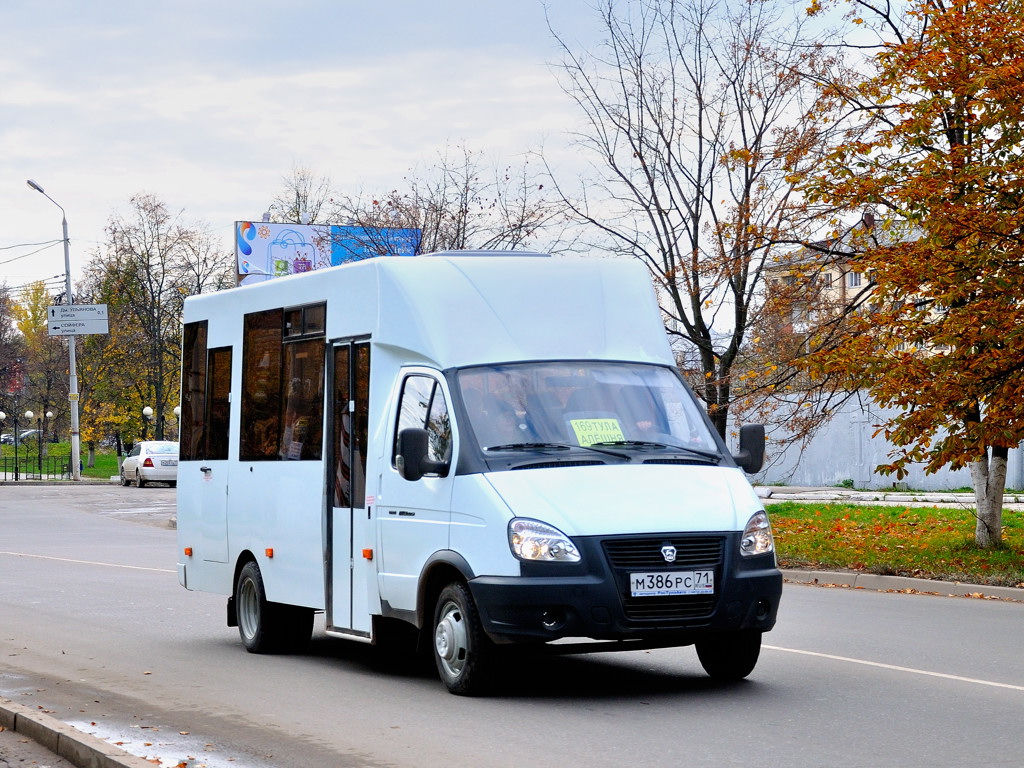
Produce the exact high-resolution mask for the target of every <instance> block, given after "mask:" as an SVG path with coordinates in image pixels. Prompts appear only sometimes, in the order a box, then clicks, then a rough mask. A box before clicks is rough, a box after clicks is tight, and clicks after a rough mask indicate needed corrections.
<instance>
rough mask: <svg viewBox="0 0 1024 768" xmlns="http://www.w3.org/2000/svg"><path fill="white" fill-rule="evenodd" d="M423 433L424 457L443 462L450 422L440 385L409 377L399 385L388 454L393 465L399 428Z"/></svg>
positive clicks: (449, 438) (448, 450) (447, 458)
mask: <svg viewBox="0 0 1024 768" xmlns="http://www.w3.org/2000/svg"><path fill="white" fill-rule="evenodd" d="M409 428H417V429H425V430H427V458H428V459H432V460H434V461H443V462H447V461H450V460H451V453H452V423H451V417H450V415H449V413H448V403H447V402H446V401H445V398H444V393H443V392H442V391H441V387H440V385H439V384H438V383H437V381H435V380H434V379H432V378H430V377H429V376H409V377H408V378H406V380H405V382H404V383H403V385H402V397H401V400H400V401H399V405H398V425H397V427H396V429H395V442H394V444H393V447H392V452H391V463H392V466H396V465H397V462H396V456H397V443H398V433H399V432H401V431H402V430H403V429H409Z"/></svg>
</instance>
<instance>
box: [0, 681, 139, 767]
mask: <svg viewBox="0 0 1024 768" xmlns="http://www.w3.org/2000/svg"><path fill="white" fill-rule="evenodd" d="M23 766H40V768H73V767H77V768H153V763H151V762H149V761H148V760H145V759H143V758H141V757H136V756H135V755H130V754H128V753H127V752H125V751H124V750H122V749H120V748H119V747H116V746H114V745H113V744H109V743H107V742H105V741H103V740H102V739H98V738H96V737H95V736H90V735H89V734H87V733H83V732H82V731H79V730H77V729H75V728H72V727H71V726H70V725H67V724H66V723H62V722H61V721H60V720H58V719H56V718H54V717H50V716H49V715H47V714H44V713H42V712H39V711H37V710H34V709H31V708H29V707H26V706H24V705H22V704H16V703H15V702H13V701H9V700H8V699H3V698H0V768H20V767H23Z"/></svg>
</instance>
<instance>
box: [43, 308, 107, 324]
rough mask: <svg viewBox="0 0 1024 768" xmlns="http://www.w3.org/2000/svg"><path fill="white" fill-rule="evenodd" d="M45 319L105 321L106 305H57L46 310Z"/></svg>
mask: <svg viewBox="0 0 1024 768" xmlns="http://www.w3.org/2000/svg"><path fill="white" fill-rule="evenodd" d="M46 319H47V320H50V321H53V320H90V319H91V320H106V319H107V305H106V304H57V305H55V306H51V307H47V308H46Z"/></svg>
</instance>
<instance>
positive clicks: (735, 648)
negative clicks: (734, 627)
mask: <svg viewBox="0 0 1024 768" xmlns="http://www.w3.org/2000/svg"><path fill="white" fill-rule="evenodd" d="M760 654H761V633H760V632H756V631H749V630H748V631H743V632H729V633H723V634H720V635H714V636H712V637H710V638H708V639H707V640H701V641H700V642H698V643H697V658H698V659H700V665H701V666H702V667H704V671H705V672H707V673H708V675H710V676H711V677H713V678H714V679H715V680H721V681H723V682H736V681H737V680H742V679H743V678H745V677H746V676H747V675H749V674H750V673H751V672H753V671H754V667H755V666H757V657H758V656H759V655H760Z"/></svg>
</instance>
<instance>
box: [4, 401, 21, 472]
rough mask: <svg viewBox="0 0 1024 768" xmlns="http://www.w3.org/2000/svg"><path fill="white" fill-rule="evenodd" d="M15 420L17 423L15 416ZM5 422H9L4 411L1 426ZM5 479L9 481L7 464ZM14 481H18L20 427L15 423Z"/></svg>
mask: <svg viewBox="0 0 1024 768" xmlns="http://www.w3.org/2000/svg"><path fill="white" fill-rule="evenodd" d="M14 420H15V422H17V420H18V417H17V416H15V417H14ZM5 421H7V414H6V413H4V412H3V411H0V424H3V423H4V422H5ZM4 479H5V480H6V479H7V466H6V463H5V465H4ZM14 479H15V480H17V479H18V425H17V423H15V425H14Z"/></svg>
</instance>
